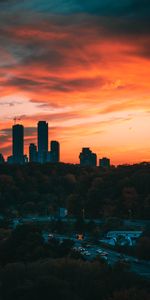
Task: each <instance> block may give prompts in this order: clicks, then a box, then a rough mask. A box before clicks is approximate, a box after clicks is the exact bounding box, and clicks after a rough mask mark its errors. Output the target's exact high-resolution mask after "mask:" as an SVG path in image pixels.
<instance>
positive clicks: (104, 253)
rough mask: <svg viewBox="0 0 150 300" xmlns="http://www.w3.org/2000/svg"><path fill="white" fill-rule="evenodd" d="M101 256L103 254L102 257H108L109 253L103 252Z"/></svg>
mask: <svg viewBox="0 0 150 300" xmlns="http://www.w3.org/2000/svg"><path fill="white" fill-rule="evenodd" d="M100 254H101V256H107V255H108V253H107V252H103V251H102V252H101V253H100Z"/></svg>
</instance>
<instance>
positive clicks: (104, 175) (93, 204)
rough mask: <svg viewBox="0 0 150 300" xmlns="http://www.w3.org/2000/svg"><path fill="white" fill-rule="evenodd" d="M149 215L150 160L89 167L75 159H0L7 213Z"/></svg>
mask: <svg viewBox="0 0 150 300" xmlns="http://www.w3.org/2000/svg"><path fill="white" fill-rule="evenodd" d="M59 207H65V208H67V210H68V214H69V216H75V217H77V216H80V215H82V213H83V210H84V215H85V218H91V219H92V218H107V217H119V218H130V219H149V217H150V164H148V163H141V164H137V165H122V166H118V167H111V168H110V169H102V168H99V167H97V168H87V167H86V168H85V167H80V166H79V165H71V164H61V163H60V164H44V165H39V164H27V165H24V166H19V165H7V164H4V165H0V211H1V214H3V215H6V216H24V215H28V214H35V215H49V214H53V215H57V212H58V208H59Z"/></svg>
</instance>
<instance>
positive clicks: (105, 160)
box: [99, 157, 110, 169]
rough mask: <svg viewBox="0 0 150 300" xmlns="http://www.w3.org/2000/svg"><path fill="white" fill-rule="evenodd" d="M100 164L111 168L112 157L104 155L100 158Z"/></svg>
mask: <svg viewBox="0 0 150 300" xmlns="http://www.w3.org/2000/svg"><path fill="white" fill-rule="evenodd" d="M99 166H100V167H102V168H106V169H107V168H110V159H109V158H107V157H103V158H101V159H100V160H99Z"/></svg>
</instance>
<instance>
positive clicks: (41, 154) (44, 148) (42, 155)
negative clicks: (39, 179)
mask: <svg viewBox="0 0 150 300" xmlns="http://www.w3.org/2000/svg"><path fill="white" fill-rule="evenodd" d="M47 156H48V123H47V122H45V121H39V122H38V162H40V163H45V162H46V161H47Z"/></svg>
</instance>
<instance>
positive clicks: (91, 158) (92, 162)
mask: <svg viewBox="0 0 150 300" xmlns="http://www.w3.org/2000/svg"><path fill="white" fill-rule="evenodd" d="M79 158H80V165H81V166H89V167H90V166H91V167H96V165H97V155H96V154H95V153H93V152H92V151H91V150H90V148H82V152H81V153H80V155H79Z"/></svg>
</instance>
